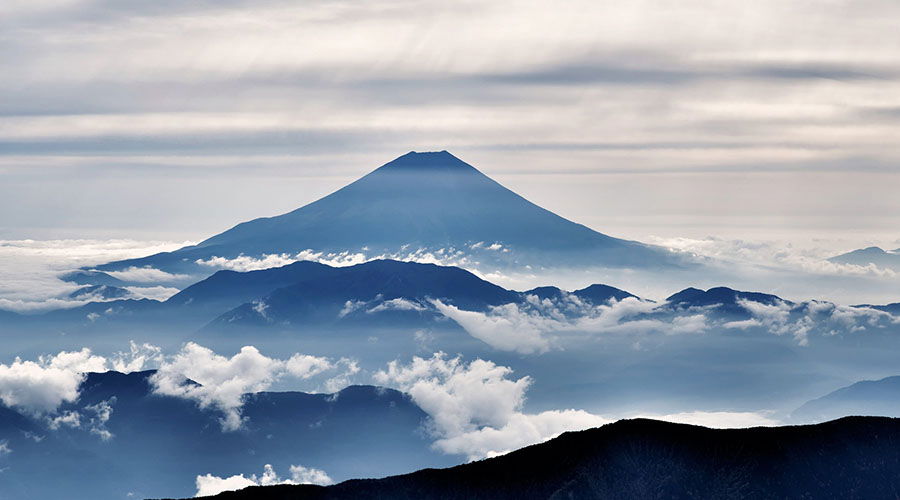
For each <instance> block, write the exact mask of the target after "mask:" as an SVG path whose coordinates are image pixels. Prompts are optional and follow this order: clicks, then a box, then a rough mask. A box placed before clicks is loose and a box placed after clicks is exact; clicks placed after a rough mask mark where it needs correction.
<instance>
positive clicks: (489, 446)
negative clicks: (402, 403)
mask: <svg viewBox="0 0 900 500" xmlns="http://www.w3.org/2000/svg"><path fill="white" fill-rule="evenodd" d="M511 374H512V370H511V369H510V368H508V367H505V366H498V365H496V364H494V363H493V362H491V361H485V360H482V359H476V360H474V361H472V362H470V363H464V362H463V361H462V359H461V358H460V357H455V358H447V356H446V355H445V354H444V353H436V354H434V355H433V356H432V357H431V358H420V357H418V356H416V357H414V358H413V360H412V362H410V363H409V364H407V365H403V364H400V363H399V362H397V361H392V362H390V363H389V364H388V366H387V368H386V369H385V370H382V371H379V372H377V373H376V374H375V380H376V381H377V382H378V383H381V384H385V385H392V386H395V387H398V388H399V389H401V390H403V391H405V392H407V393H409V394H410V396H411V397H412V398H413V401H415V403H416V404H417V405H418V406H419V407H420V408H422V410H423V411H425V412H426V413H427V414H428V415H429V417H430V419H431V429H430V430H431V433H432V434H433V435H434V437H435V438H436V441H435V443H434V446H435V448H437V449H439V450H441V451H443V452H445V453H452V454H462V455H466V456H467V457H469V458H470V459H477V458H483V457H487V456H493V455H497V454H502V453H506V452H508V451H510V450H514V449H517V448H520V447H522V446H526V445H529V444H534V443H539V442H542V441H546V440H547V439H551V438H553V437H555V436H557V435H559V434H560V433H562V432H564V431H567V430H576V429H584V428H587V427H595V426H598V425H603V424H605V423H608V422H609V420H607V419H605V418H603V417H600V416H597V415H593V414H590V413H588V412H584V411H580V410H562V411H545V412H542V413H539V414H527V413H523V412H522V411H521V410H522V406H523V405H524V403H525V393H526V391H527V390H528V387H529V386H530V385H531V378H530V377H527V376H525V377H521V378H519V379H511V378H509V376H510V375H511Z"/></svg>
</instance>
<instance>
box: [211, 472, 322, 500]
mask: <svg viewBox="0 0 900 500" xmlns="http://www.w3.org/2000/svg"><path fill="white" fill-rule="evenodd" d="M290 474H291V477H290V478H289V479H287V478H285V479H283V478H281V477H280V476H278V474H277V473H276V472H275V469H274V468H273V467H272V466H271V465H270V464H266V465H265V466H263V473H262V474H260V475H259V476H257V475H256V474H251V475H250V476H249V477H248V476H244V475H243V474H237V475H234V476H229V477H219V476H214V475H212V474H204V475H202V476H197V479H196V484H197V494H196V495H194V496H196V497H205V496H212V495H218V494H219V493H222V492H223V491H235V490H240V489H243V488H247V487H249V486H273V485H276V484H318V485H323V486H324V485H329V484H332V483H334V481H332V480H331V478H330V477H328V474H326V473H325V471H323V470H320V469H315V468H309V467H304V466H302V465H291V467H290Z"/></svg>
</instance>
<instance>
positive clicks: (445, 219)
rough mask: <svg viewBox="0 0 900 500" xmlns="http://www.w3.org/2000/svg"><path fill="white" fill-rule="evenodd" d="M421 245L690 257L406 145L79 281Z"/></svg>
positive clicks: (657, 261)
mask: <svg viewBox="0 0 900 500" xmlns="http://www.w3.org/2000/svg"><path fill="white" fill-rule="evenodd" d="M419 248H425V249H431V250H440V249H444V250H450V249H454V250H457V251H464V252H466V253H472V252H476V251H477V252H479V253H478V255H479V259H482V260H487V259H499V261H503V262H506V263H508V264H515V265H518V266H524V265H528V264H533V265H552V266H562V267H566V266H576V265H577V266H581V265H592V266H598V267H628V268H632V267H633V268H654V269H658V268H671V267H681V266H684V265H687V261H686V260H684V259H683V258H682V257H680V256H678V255H676V254H673V253H672V252H669V251H667V250H666V249H663V248H660V247H655V246H651V245H645V244H642V243H638V242H635V241H626V240H622V239H618V238H613V237H611V236H607V235H604V234H601V233H598V232H596V231H594V230H592V229H590V228H588V227H585V226H583V225H581V224H577V223H574V222H571V221H569V220H567V219H564V218H562V217H560V216H558V215H556V214H554V213H552V212H550V211H549V210H546V209H544V208H541V207H539V206H537V205H535V204H534V203H531V202H530V201H528V200H526V199H525V198H522V197H521V196H519V195H517V194H516V193H514V192H512V191H510V190H509V189H507V188H505V187H503V186H502V185H500V184H499V183H497V182H496V181H494V180H492V179H491V178H489V177H488V176H486V175H484V174H483V173H481V172H480V171H478V169H476V168H475V167H473V166H471V165H469V164H468V163H465V162H463V161H462V160H460V159H459V158H457V157H455V156H453V155H452V154H450V153H448V152H446V151H441V152H429V153H416V152H411V153H408V154H406V155H403V156H401V157H399V158H397V159H395V160H393V161H391V162H389V163H387V164H385V165H383V166H381V167H379V168H378V169H376V170H374V171H373V172H371V173H369V174H368V175H366V176H364V177H362V178H360V179H359V180H357V181H356V182H353V183H351V184H349V185H347V186H345V187H344V188H342V189H340V190H338V191H336V192H334V193H332V194H330V195H328V196H326V197H324V198H322V199H320V200H318V201H315V202H313V203H310V204H308V205H305V206H303V207H301V208H298V209H296V210H294V211H292V212H289V213H286V214H283V215H279V216H275V217H263V218H259V219H254V220H251V221H248V222H243V223H241V224H238V225H237V226H235V227H233V228H231V229H229V230H227V231H225V232H223V233H221V234H218V235H215V236H213V237H211V238H208V239H206V240H204V241H202V242H200V243H198V244H197V245H193V246H189V247H184V248H181V249H179V250H176V251H174V252H166V253H159V254H156V255H151V256H148V257H144V258H139V259H128V260H123V261H117V262H112V263H109V264H105V265H101V266H97V267H96V268H95V269H93V270H85V271H86V272H82V273H79V274H77V275H75V276H73V279H78V280H80V281H79V282H89V283H90V284H109V285H117V284H118V283H116V282H115V281H111V280H110V279H109V275H103V274H98V273H99V272H104V271H121V270H125V269H129V268H132V267H138V268H142V267H153V268H157V269H161V270H164V271H167V272H170V273H187V274H191V275H196V274H204V273H205V274H209V273H210V272H211V270H212V268H211V267H209V266H199V265H198V264H197V262H198V261H206V260H209V259H211V258H213V257H224V258H235V257H238V256H251V257H259V256H262V255H266V254H290V255H294V254H296V253H298V252H302V251H304V250H313V251H316V252H343V251H351V252H360V251H364V252H367V254H369V255H375V256H377V255H382V254H385V253H387V254H394V253H398V252H402V251H404V249H407V250H408V251H412V250H416V249H419ZM92 273H93V274H92ZM91 278H96V279H91ZM114 279H119V280H122V279H124V278H114Z"/></svg>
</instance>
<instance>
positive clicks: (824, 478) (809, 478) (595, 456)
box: [215, 417, 900, 500]
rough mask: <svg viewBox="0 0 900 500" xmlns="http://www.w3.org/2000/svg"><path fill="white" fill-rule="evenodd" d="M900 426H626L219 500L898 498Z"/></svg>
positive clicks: (859, 420)
mask: <svg viewBox="0 0 900 500" xmlns="http://www.w3.org/2000/svg"><path fill="white" fill-rule="evenodd" d="M898 491H900V419H891V418H880V417H847V418H842V419H840V420H835V421H832V422H827V423H824V424H818V425H808V426H795V427H771V428H765V427H760V428H753V429H729V430H713V429H707V428H705V427H696V426H691V425H684V424H672V423H665V422H659V421H655V420H645V419H637V420H622V421H619V422H617V423H614V424H610V425H606V426H604V427H600V428H596V429H590V430H586V431H581V432H568V433H565V434H563V435H562V436H560V437H558V438H556V439H553V440H551V441H548V442H546V443H543V444H538V445H534V446H530V447H528V448H524V449H522V450H519V451H516V452H513V453H510V454H508V455H504V456H501V457H497V458H492V459H487V460H483V461H480V462H475V463H469V464H466V465H460V466H457V467H453V468H449V469H425V470H421V471H418V472H414V473H412V474H406V475H403V476H394V477H388V478H384V479H365V480H352V481H346V482H343V483H340V484H337V485H334V486H325V487H322V486H311V485H300V486H296V485H294V486H287V485H283V486H262V487H250V488H246V489H244V490H240V491H233V492H226V493H221V494H219V495H217V496H216V497H215V498H218V499H222V500H239V499H240V500H242V499H260V500H276V499H277V500H282V499H284V500H287V499H292V500H312V499H316V500H319V499H322V500H324V499H422V498H439V499H486V500H487V499H490V500H498V499H525V498H534V499H593V498H597V499H606V498H610V499H612V498H629V499H631V498H641V499H642V498H708V499H730V498H734V499H746V498H758V499H771V498H807V499H817V498H895V497H896V496H897V492H898Z"/></svg>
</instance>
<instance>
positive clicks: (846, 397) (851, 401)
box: [791, 376, 900, 422]
mask: <svg viewBox="0 0 900 500" xmlns="http://www.w3.org/2000/svg"><path fill="white" fill-rule="evenodd" d="M844 415H874V416H886V417H900V376H893V377H887V378H883V379H881V380H863V381H861V382H856V383H855V384H852V385H849V386H847V387H843V388H841V389H838V390H836V391H834V392H831V393H829V394H827V395H825V396H822V397H821V398H818V399H814V400H812V401H809V402H807V403H806V404H804V405H803V406H801V407H800V408H797V409H796V410H795V411H794V412H793V413H792V414H791V418H792V419H794V420H796V421H800V422H817V421H824V420H829V419H833V418H837V417H841V416H844Z"/></svg>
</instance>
